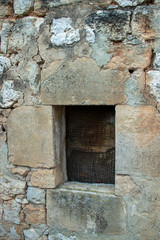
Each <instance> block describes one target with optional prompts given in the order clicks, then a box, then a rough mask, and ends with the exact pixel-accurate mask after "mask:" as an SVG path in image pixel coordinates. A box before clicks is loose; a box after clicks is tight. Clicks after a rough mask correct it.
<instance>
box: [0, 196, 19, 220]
mask: <svg viewBox="0 0 160 240" xmlns="http://www.w3.org/2000/svg"><path fill="white" fill-rule="evenodd" d="M20 211H21V204H19V203H17V202H16V201H15V200H10V201H7V202H4V219H5V221H7V222H10V223H15V224H20Z"/></svg>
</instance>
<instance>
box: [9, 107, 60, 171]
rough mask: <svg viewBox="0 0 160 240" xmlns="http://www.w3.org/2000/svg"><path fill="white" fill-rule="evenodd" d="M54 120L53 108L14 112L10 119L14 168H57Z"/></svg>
mask: <svg viewBox="0 0 160 240" xmlns="http://www.w3.org/2000/svg"><path fill="white" fill-rule="evenodd" d="M52 118H53V116H52V107H50V106H41V107H33V106H24V107H19V108H17V109H15V110H13V111H12V113H11V114H10V116H9V119H8V145H9V155H10V156H11V158H10V161H11V162H12V163H13V164H14V165H20V166H29V167H42V168H43V167H45V168H50V167H54V166H56V159H55V155H54V147H53V138H54V137H53V131H54V130H53V119H52Z"/></svg>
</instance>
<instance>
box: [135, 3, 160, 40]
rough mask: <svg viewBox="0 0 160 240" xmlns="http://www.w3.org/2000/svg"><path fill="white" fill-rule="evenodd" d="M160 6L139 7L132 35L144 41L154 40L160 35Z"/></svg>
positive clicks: (136, 11)
mask: <svg viewBox="0 0 160 240" xmlns="http://www.w3.org/2000/svg"><path fill="white" fill-rule="evenodd" d="M159 22H160V6H156V5H152V6H139V7H137V8H136V9H135V11H134V13H133V18H132V24H131V25H132V34H133V35H134V36H136V37H140V38H142V39H154V38H156V36H158V35H159V31H160V28H159Z"/></svg>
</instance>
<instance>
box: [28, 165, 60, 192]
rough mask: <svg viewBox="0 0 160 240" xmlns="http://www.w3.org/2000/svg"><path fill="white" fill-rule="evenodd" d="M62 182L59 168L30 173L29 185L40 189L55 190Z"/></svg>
mask: <svg viewBox="0 0 160 240" xmlns="http://www.w3.org/2000/svg"><path fill="white" fill-rule="evenodd" d="M61 182H62V171H61V168H60V167H56V168H55V169H38V170H36V171H35V172H32V173H31V184H32V185H33V186H34V187H40V188H55V187H56V186H57V185H59V184H60V183H61Z"/></svg>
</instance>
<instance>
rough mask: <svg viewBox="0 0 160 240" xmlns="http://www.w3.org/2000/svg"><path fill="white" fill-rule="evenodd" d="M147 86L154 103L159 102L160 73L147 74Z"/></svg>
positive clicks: (150, 72)
mask: <svg viewBox="0 0 160 240" xmlns="http://www.w3.org/2000/svg"><path fill="white" fill-rule="evenodd" d="M146 79H147V81H146V82H147V85H148V86H149V88H150V93H151V94H152V95H153V96H154V97H155V99H156V101H157V102H158V103H159V102H160V81H159V80H160V71H156V70H151V71H149V72H147V78H146Z"/></svg>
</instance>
